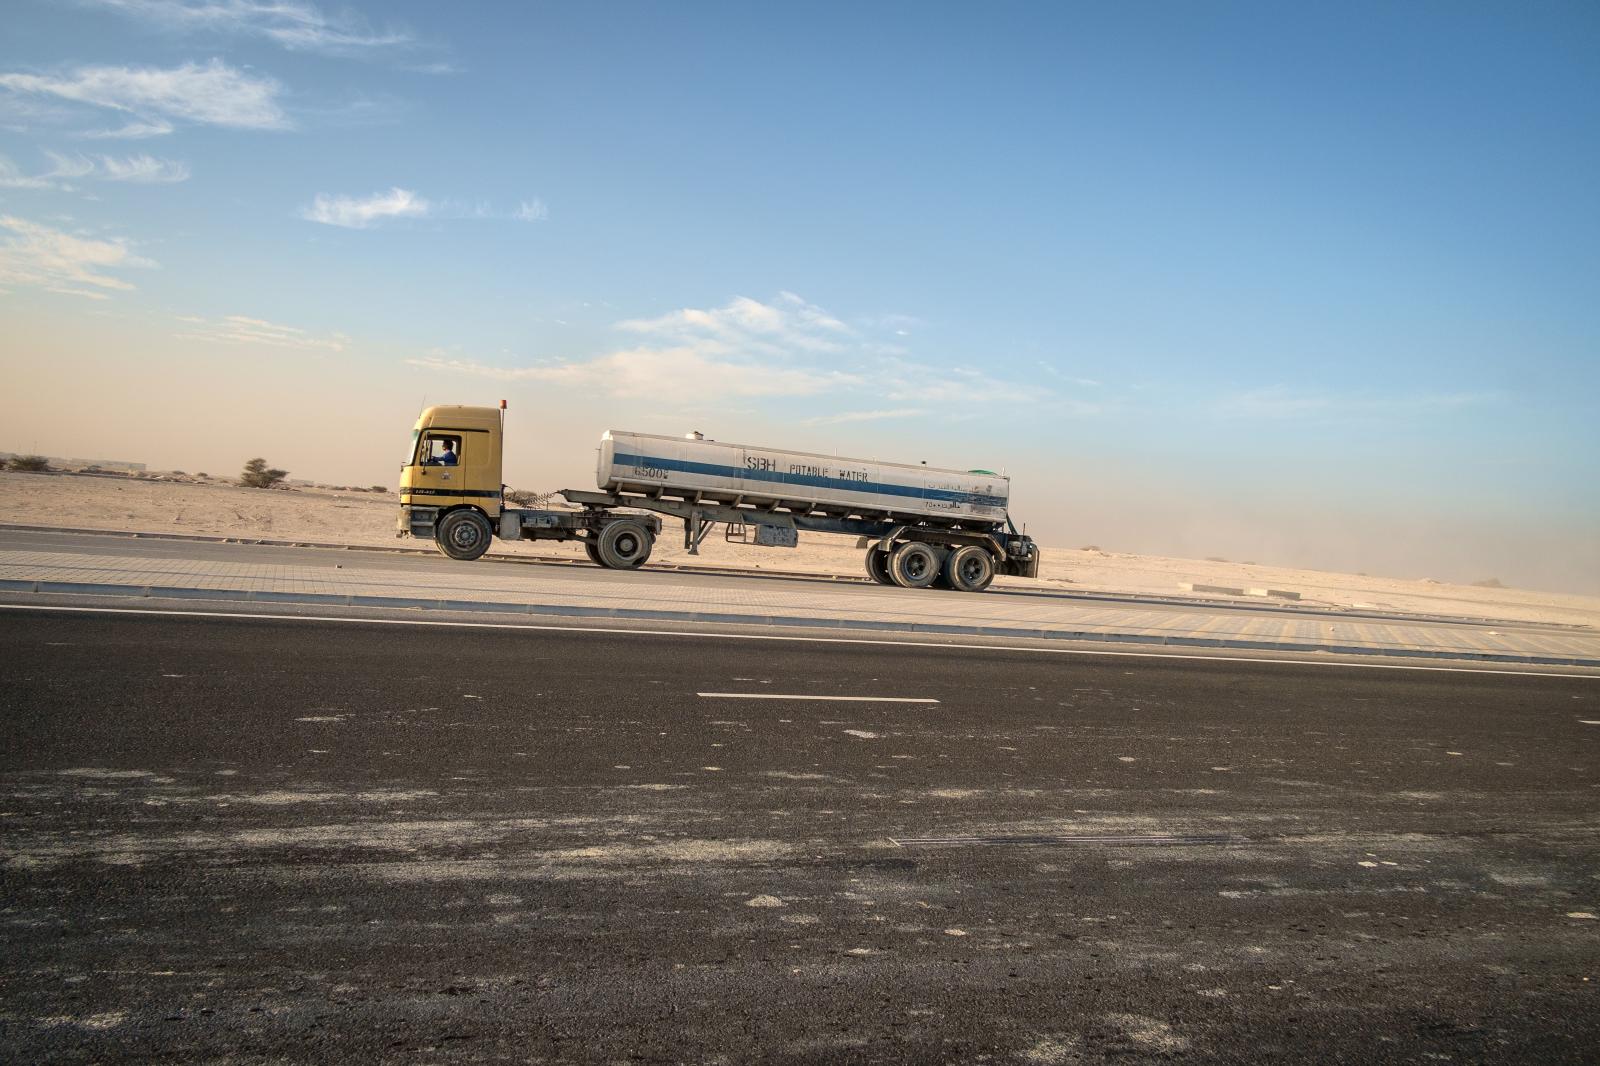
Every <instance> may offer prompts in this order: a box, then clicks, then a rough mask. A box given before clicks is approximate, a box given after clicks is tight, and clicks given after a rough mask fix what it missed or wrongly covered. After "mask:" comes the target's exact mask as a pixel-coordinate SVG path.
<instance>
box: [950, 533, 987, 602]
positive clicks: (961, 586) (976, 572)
mask: <svg viewBox="0 0 1600 1066" xmlns="http://www.w3.org/2000/svg"><path fill="white" fill-rule="evenodd" d="M944 578H945V580H946V581H948V582H949V583H950V587H951V588H953V589H956V590H958V591H960V592H982V591H983V590H984V589H986V588H988V587H989V582H991V581H993V580H994V556H992V555H990V554H989V553H988V552H987V551H985V550H984V549H983V548H980V547H978V546H977V545H976V544H968V545H966V546H965V547H961V548H957V549H956V550H955V551H953V552H951V553H950V556H949V558H947V559H945V561H944Z"/></svg>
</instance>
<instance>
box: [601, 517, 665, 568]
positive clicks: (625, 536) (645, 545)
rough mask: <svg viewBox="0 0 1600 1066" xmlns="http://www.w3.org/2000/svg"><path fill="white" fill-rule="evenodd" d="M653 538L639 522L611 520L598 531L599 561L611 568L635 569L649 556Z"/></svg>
mask: <svg viewBox="0 0 1600 1066" xmlns="http://www.w3.org/2000/svg"><path fill="white" fill-rule="evenodd" d="M654 545H655V538H654V537H653V536H651V534H650V530H648V529H646V528H645V527H644V526H643V525H642V524H641V523H639V522H612V523H611V524H610V525H608V526H606V527H605V528H604V529H602V530H601V531H600V544H599V547H598V551H599V554H600V562H601V564H602V565H604V566H609V567H610V568H611V569H613V570H637V569H639V567H641V566H643V565H644V561H645V560H646V559H648V558H650V549H651V548H652V547H653V546H654Z"/></svg>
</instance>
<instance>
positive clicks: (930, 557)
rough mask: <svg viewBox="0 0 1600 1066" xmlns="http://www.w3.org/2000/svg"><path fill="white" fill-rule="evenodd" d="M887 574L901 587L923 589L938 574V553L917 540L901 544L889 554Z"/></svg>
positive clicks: (931, 582)
mask: <svg viewBox="0 0 1600 1066" xmlns="http://www.w3.org/2000/svg"><path fill="white" fill-rule="evenodd" d="M889 576H890V577H892V578H894V583H895V584H896V585H899V586H900V587H901V588H903V589H925V588H927V587H928V586H929V585H931V584H933V579H934V578H936V577H938V576H939V553H938V552H936V551H934V550H933V549H932V548H931V547H929V546H928V545H926V544H922V543H919V542H917V541H911V542H910V543H908V544H902V545H900V547H898V548H896V549H895V550H894V554H892V555H890V556H889Z"/></svg>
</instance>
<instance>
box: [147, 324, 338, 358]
mask: <svg viewBox="0 0 1600 1066" xmlns="http://www.w3.org/2000/svg"><path fill="white" fill-rule="evenodd" d="M177 318H178V321H179V322H182V323H184V324H185V325H186V326H188V327H189V328H187V329H184V330H181V331H180V332H179V333H178V334H177V335H178V336H179V337H184V338H187V339H189V340H202V341H217V342H221V343H223V344H265V345H270V346H271V347H274V348H298V349H302V350H321V351H330V352H342V351H344V350H345V349H346V348H347V347H349V344H350V338H349V337H346V336H345V335H344V334H342V333H333V334H329V335H327V336H316V335H314V334H312V333H308V332H307V331H306V330H303V329H299V328H297V327H295V326H284V325H279V324H278V323H276V322H268V321H266V320H265V319H260V318H251V317H249V316H248V315H226V316H224V317H222V318H219V319H216V320H215V321H212V320H209V319H206V318H202V317H200V316H198V315H179V316H177Z"/></svg>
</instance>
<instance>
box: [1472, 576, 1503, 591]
mask: <svg viewBox="0 0 1600 1066" xmlns="http://www.w3.org/2000/svg"><path fill="white" fill-rule="evenodd" d="M1472 587H1473V588H1476V589H1503V588H1505V585H1504V583H1502V582H1501V580H1500V579H1499V578H1497V577H1490V578H1485V579H1484V580H1482V581H1474V582H1473V583H1472Z"/></svg>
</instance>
